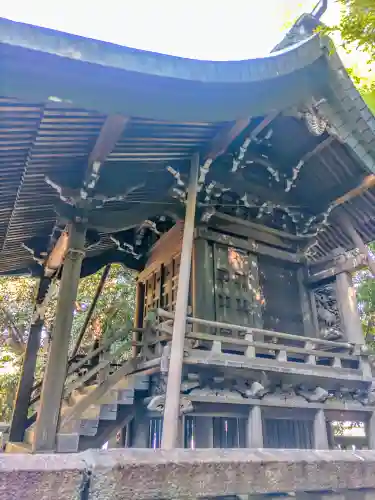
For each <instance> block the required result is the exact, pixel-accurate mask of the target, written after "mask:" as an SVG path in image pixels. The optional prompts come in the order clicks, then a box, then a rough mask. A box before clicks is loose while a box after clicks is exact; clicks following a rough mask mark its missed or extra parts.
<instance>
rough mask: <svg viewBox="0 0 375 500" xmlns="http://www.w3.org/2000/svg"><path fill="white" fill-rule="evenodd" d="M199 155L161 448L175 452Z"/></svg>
mask: <svg viewBox="0 0 375 500" xmlns="http://www.w3.org/2000/svg"><path fill="white" fill-rule="evenodd" d="M199 173H200V168H199V155H198V154H197V153H196V154H195V155H194V156H193V158H192V160H191V165H190V179H189V186H188V197H187V203H186V216H185V224H184V235H183V239H182V251H181V262H180V270H179V275H178V288H177V298H176V313H175V318H174V323H173V333H172V344H171V356H170V362H169V371H168V383H167V394H166V401H165V409H164V421H163V436H162V447H163V448H164V449H172V448H175V447H176V446H177V439H178V417H179V413H180V385H181V375H182V367H183V357H184V343H185V325H186V316H187V306H188V298H189V287H190V274H191V259H192V250H193V240H194V220H195V208H196V203H197V195H198V176H199Z"/></svg>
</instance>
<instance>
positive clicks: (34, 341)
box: [9, 277, 51, 443]
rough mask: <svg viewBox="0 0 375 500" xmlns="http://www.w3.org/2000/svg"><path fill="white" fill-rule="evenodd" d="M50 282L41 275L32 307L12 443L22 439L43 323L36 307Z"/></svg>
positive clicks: (14, 415)
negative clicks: (33, 306)
mask: <svg viewBox="0 0 375 500" xmlns="http://www.w3.org/2000/svg"><path fill="white" fill-rule="evenodd" d="M50 282H51V280H50V278H44V277H42V278H41V279H40V282H39V286H38V292H37V296H36V305H35V308H34V315H33V319H32V323H31V325H30V331H29V336H28V339H27V344H26V350H25V354H24V360H23V364H22V370H21V375H20V379H19V382H18V388H17V394H16V399H15V402H14V409H13V415H12V422H11V425H10V431H9V441H10V442H13V443H20V442H21V441H23V437H24V433H25V429H26V425H27V414H28V410H29V403H30V398H31V394H32V391H33V384H34V379H35V378H34V375H35V368H36V361H37V356H38V350H39V347H40V339H41V332H42V328H43V324H44V321H43V318H41V317H40V316H39V315H38V314H37V307H38V305H39V304H40V303H41V302H42V301H43V298H44V296H45V294H46V293H47V291H48V287H49V285H50Z"/></svg>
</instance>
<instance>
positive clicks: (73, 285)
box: [33, 224, 86, 452]
mask: <svg viewBox="0 0 375 500" xmlns="http://www.w3.org/2000/svg"><path fill="white" fill-rule="evenodd" d="M85 234H86V230H85V228H84V227H81V226H78V225H76V224H72V225H71V226H70V228H69V249H68V253H67V256H66V259H65V264H64V269H63V273H62V278H61V285H60V293H59V298H58V302H57V309H56V317H55V323H54V327H53V331H52V341H51V346H50V350H49V354H48V360H47V366H46V370H45V373H44V379H43V386H42V392H41V397H40V406H39V411H38V416H37V420H36V425H35V434H34V443H33V451H34V452H36V451H41V452H44V451H54V449H55V441H56V433H57V426H58V421H59V415H60V406H61V399H62V395H63V389H64V383H65V378H66V371H67V362H68V349H69V341H70V332H71V328H72V323H73V310H74V303H75V299H76V295H77V289H78V283H79V278H80V272H81V264H82V260H83V257H84V248H85Z"/></svg>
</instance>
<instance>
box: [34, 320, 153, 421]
mask: <svg viewBox="0 0 375 500" xmlns="http://www.w3.org/2000/svg"><path fill="white" fill-rule="evenodd" d="M133 331H138V332H143V330H142V329H137V328H129V329H127V330H122V331H120V332H118V333H116V334H115V335H114V336H113V337H111V338H110V339H108V340H106V341H105V342H103V343H102V344H101V345H100V346H99V347H98V348H97V349H94V350H92V351H91V352H89V353H88V354H87V355H86V356H82V357H80V356H78V355H75V356H74V357H73V358H71V359H70V360H69V362H68V371H67V375H66V380H65V386H64V393H63V398H64V399H68V398H69V397H70V395H71V394H72V393H73V391H75V390H79V389H81V388H82V387H84V386H85V385H89V384H91V383H95V382H97V381H98V379H99V377H100V376H101V375H104V377H105V376H106V375H110V374H111V373H112V372H113V371H114V370H116V368H118V367H119V366H121V365H120V364H119V363H118V362H119V361H120V354H122V353H123V351H122V349H117V350H116V351H115V352H113V353H110V349H111V346H112V345H113V344H114V343H115V342H117V341H119V340H122V339H124V338H125V337H126V336H128V335H129V334H131V333H132V332H133ZM130 354H131V353H130V352H129V356H130ZM95 358H98V361H97V362H93V361H94V360H95ZM122 361H125V359H123V360H122ZM104 372H105V374H104ZM41 387H42V381H40V382H38V383H37V384H35V385H34V388H33V397H32V399H31V400H30V403H29V406H34V405H35V404H36V403H38V401H39V399H40V392H41ZM33 418H34V419H35V417H31V419H29V423H31V422H32V420H33Z"/></svg>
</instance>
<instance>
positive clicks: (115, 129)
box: [88, 115, 130, 167]
mask: <svg viewBox="0 0 375 500" xmlns="http://www.w3.org/2000/svg"><path fill="white" fill-rule="evenodd" d="M129 122H130V118H128V117H126V116H122V115H110V116H108V117H107V118H106V120H105V122H104V124H103V126H102V128H101V130H100V133H99V136H98V138H97V140H96V143H95V146H94V147H93V150H92V151H91V154H90V156H89V162H88V163H89V167H91V166H92V164H93V163H94V162H96V161H97V162H100V163H103V162H104V161H105V160H106V159H107V157H108V156H109V155H110V154H111V152H112V151H113V149H114V148H115V146H116V144H117V141H118V140H119V139H120V137H121V135H122V133H123V131H124V130H125V127H126V126H127V125H128V123H129Z"/></svg>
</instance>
